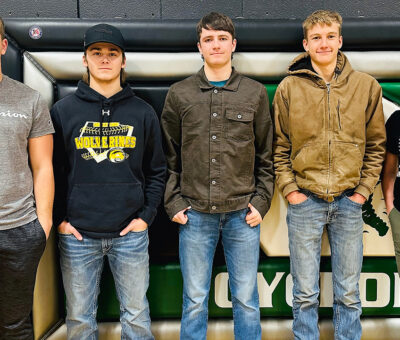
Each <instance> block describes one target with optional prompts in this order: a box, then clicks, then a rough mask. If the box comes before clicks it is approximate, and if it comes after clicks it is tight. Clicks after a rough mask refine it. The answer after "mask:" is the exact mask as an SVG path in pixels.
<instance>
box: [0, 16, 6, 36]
mask: <svg viewBox="0 0 400 340" xmlns="http://www.w3.org/2000/svg"><path fill="white" fill-rule="evenodd" d="M5 37H6V31H5V29H4V21H3V19H2V18H0V38H1V40H3V39H5Z"/></svg>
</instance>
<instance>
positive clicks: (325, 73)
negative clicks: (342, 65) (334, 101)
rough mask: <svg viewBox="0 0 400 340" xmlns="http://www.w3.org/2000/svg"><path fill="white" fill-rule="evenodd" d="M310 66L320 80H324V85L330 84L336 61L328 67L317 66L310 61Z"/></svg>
mask: <svg viewBox="0 0 400 340" xmlns="http://www.w3.org/2000/svg"><path fill="white" fill-rule="evenodd" d="M311 64H312V67H313V69H314V70H315V72H317V73H318V74H319V75H320V76H321V77H322V79H324V80H325V83H330V82H331V80H332V78H333V75H334V73H335V68H336V61H335V62H334V63H331V64H329V65H318V64H315V63H314V62H313V61H312V60H311Z"/></svg>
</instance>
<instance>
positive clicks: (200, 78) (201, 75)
mask: <svg viewBox="0 0 400 340" xmlns="http://www.w3.org/2000/svg"><path fill="white" fill-rule="evenodd" d="M241 79H242V76H241V74H240V73H239V72H237V71H236V70H235V68H234V67H232V73H231V76H230V77H229V79H228V81H227V82H226V84H225V85H224V86H223V89H224V90H228V91H237V90H238V88H239V83H240V80H241ZM196 81H197V84H198V85H199V87H200V88H201V89H202V90H209V89H213V88H215V86H214V85H212V84H210V83H209V81H208V79H207V77H206V73H205V72H204V66H203V67H202V68H201V69H200V70H199V72H197V74H196Z"/></svg>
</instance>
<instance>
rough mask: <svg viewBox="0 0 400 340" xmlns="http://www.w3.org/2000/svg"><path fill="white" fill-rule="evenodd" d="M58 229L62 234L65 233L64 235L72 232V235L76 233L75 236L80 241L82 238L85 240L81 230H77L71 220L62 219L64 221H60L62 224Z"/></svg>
mask: <svg viewBox="0 0 400 340" xmlns="http://www.w3.org/2000/svg"><path fill="white" fill-rule="evenodd" d="M57 230H58V232H59V233H60V234H64V235H71V234H72V235H74V236H75V238H76V239H77V240H78V241H82V240H83V237H82V235H81V234H80V233H79V231H78V230H76V228H75V227H73V226H72V224H71V223H69V222H67V221H62V222H61V223H60V225H59V226H58V228H57Z"/></svg>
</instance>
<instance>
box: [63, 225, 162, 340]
mask: <svg viewBox="0 0 400 340" xmlns="http://www.w3.org/2000/svg"><path fill="white" fill-rule="evenodd" d="M59 236H60V237H59V238H60V243H59V247H60V255H61V259H60V262H61V270H62V277H63V283H64V290H65V294H66V297H67V317H66V324H67V334H68V339H69V340H86V339H90V340H92V339H93V340H94V339H97V338H98V329H97V323H96V312H97V297H98V294H99V283H100V277H101V272H102V269H103V260H104V257H105V256H106V255H107V257H108V262H109V264H110V269H111V272H112V274H113V277H114V282H115V288H116V291H117V296H118V299H119V303H120V311H121V312H120V320H121V339H124V340H125V339H130V340H139V339H146V340H149V339H154V337H153V335H152V334H151V330H150V313H149V304H148V301H147V298H146V291H147V288H148V286H149V255H148V251H147V248H148V243H149V238H148V233H147V230H145V231H142V232H137V233H136V232H130V233H128V234H127V235H125V236H124V237H117V238H109V239H93V238H88V237H84V238H83V240H82V241H78V240H77V239H76V238H75V237H74V236H73V235H63V234H59Z"/></svg>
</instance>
